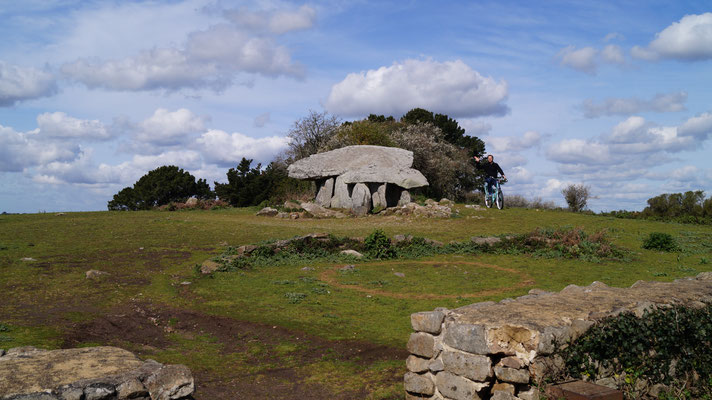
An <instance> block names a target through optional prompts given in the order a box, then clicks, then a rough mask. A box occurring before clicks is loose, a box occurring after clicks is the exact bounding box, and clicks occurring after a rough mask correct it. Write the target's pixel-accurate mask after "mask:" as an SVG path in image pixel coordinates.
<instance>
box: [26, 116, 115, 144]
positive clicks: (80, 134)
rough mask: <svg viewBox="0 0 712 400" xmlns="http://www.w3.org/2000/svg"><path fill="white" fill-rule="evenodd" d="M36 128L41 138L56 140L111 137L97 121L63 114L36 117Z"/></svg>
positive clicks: (103, 138)
mask: <svg viewBox="0 0 712 400" xmlns="http://www.w3.org/2000/svg"><path fill="white" fill-rule="evenodd" d="M37 128H38V130H39V134H40V135H41V136H43V137H48V138H58V139H100V140H105V139H110V138H111V135H110V133H109V131H108V130H107V129H106V127H105V126H104V124H102V123H101V122H99V121H98V120H84V119H78V118H74V117H70V116H68V115H67V114H65V113H63V112H53V113H43V114H40V115H38V116H37Z"/></svg>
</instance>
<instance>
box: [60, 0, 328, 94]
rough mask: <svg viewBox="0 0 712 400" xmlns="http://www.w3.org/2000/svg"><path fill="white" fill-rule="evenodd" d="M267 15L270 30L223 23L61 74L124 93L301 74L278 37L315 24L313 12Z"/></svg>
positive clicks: (219, 86) (80, 63)
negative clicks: (180, 39) (249, 76)
mask: <svg viewBox="0 0 712 400" xmlns="http://www.w3.org/2000/svg"><path fill="white" fill-rule="evenodd" d="M263 14H264V17H265V18H267V21H268V23H269V24H271V25H270V26H271V28H269V29H267V30H266V31H263V30H260V31H258V32H255V31H254V29H256V28H255V27H254V26H252V25H250V24H247V25H245V26H237V25H236V24H234V23H221V24H217V25H212V26H210V27H208V28H207V29H205V30H200V31H193V32H191V33H189V34H188V35H187V38H186V39H185V42H184V44H183V45H182V46H176V45H173V44H172V45H169V46H166V45H164V46H156V47H153V48H151V49H146V50H142V51H139V52H138V53H137V54H135V55H130V56H124V57H117V58H114V59H90V58H79V59H77V60H75V61H73V62H68V63H65V64H64V65H62V67H61V72H62V73H63V75H64V76H65V77H66V78H68V79H71V80H74V81H77V82H81V83H83V84H85V85H86V86H88V87H90V88H104V89H110V90H120V91H143V90H156V89H160V90H167V91H175V90H180V89H186V88H188V89H202V88H210V89H212V90H214V91H216V92H220V91H222V90H224V89H225V88H227V87H229V86H230V85H232V84H233V80H234V79H235V77H236V76H237V75H238V74H240V73H247V74H255V75H263V76H268V77H277V76H287V77H293V78H302V77H303V76H304V67H303V66H302V65H301V64H299V63H295V62H293V61H292V59H291V56H290V53H289V50H288V49H287V48H286V47H285V46H282V45H279V44H278V43H276V40H275V39H276V37H275V35H277V34H284V33H286V32H289V31H293V30H297V29H307V28H309V27H311V26H312V25H313V19H314V18H315V15H314V14H315V12H314V10H313V9H311V8H309V7H302V8H300V9H299V10H297V11H295V12H289V11H287V12H285V11H282V10H273V11H270V12H264V13H263ZM248 25H249V26H248ZM258 25H259V24H258Z"/></svg>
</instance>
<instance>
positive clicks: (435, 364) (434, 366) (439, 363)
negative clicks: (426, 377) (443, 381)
mask: <svg viewBox="0 0 712 400" xmlns="http://www.w3.org/2000/svg"><path fill="white" fill-rule="evenodd" d="M435 347H436V348H437V345H436V346H435ZM428 369H430V370H431V371H433V372H440V371H442V370H444V369H445V364H444V363H443V360H442V358H440V357H438V358H436V359H435V360H432V361H430V364H428Z"/></svg>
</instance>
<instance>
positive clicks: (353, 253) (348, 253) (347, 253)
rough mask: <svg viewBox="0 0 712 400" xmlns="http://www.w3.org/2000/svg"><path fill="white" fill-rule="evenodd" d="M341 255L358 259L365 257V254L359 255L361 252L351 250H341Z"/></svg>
mask: <svg viewBox="0 0 712 400" xmlns="http://www.w3.org/2000/svg"><path fill="white" fill-rule="evenodd" d="M341 254H343V255H345V256H352V257H356V258H362V257H363V254H361V253H359V252H358V251H356V250H351V249H348V250H341Z"/></svg>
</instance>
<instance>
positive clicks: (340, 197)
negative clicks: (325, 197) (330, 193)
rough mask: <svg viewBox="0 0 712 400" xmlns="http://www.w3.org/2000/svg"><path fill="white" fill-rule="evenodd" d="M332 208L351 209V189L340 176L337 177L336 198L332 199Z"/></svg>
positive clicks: (335, 185) (335, 183)
mask: <svg viewBox="0 0 712 400" xmlns="http://www.w3.org/2000/svg"><path fill="white" fill-rule="evenodd" d="M331 207H332V208H351V196H349V187H348V185H347V184H346V182H344V178H343V177H341V176H340V175H339V176H337V177H336V181H335V182H334V197H332V198H331Z"/></svg>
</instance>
